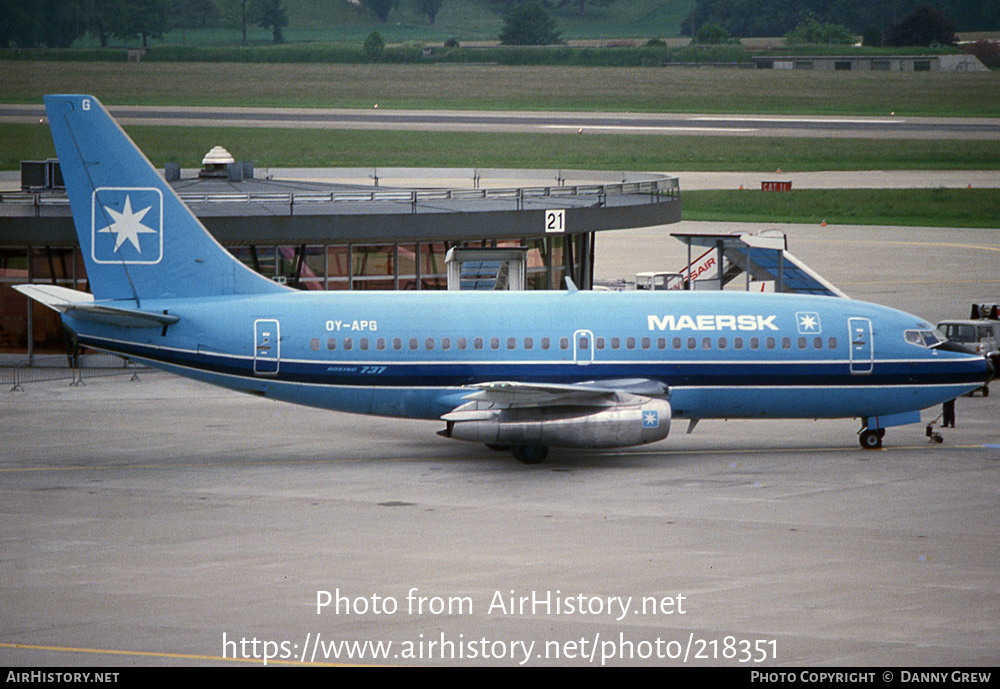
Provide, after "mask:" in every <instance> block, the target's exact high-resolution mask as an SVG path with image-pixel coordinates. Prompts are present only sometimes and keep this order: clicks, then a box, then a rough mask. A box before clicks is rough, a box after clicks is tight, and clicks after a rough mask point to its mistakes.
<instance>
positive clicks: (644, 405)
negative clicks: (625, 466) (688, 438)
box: [444, 398, 670, 447]
mask: <svg viewBox="0 0 1000 689" xmlns="http://www.w3.org/2000/svg"><path fill="white" fill-rule="evenodd" d="M469 406H472V405H467V406H466V407H463V408H460V409H458V410H456V411H455V412H452V413H451V414H447V415H445V417H444V418H445V420H446V421H448V430H447V431H446V432H445V433H444V435H447V436H448V437H450V438H456V439H458V440H470V441H473V442H479V443H485V444H487V445H512V446H516V445H544V446H548V447H628V446H631V445H643V444H645V443H652V442H656V441H657V440H663V439H664V438H666V437H667V434H668V433H669V432H670V403H669V402H667V401H666V400H660V399H649V398H645V401H644V402H635V403H633V404H622V405H615V406H611V407H596V408H595V407H588V406H566V407H560V406H553V407H538V408H518V407H514V408H507V409H468V407H469Z"/></svg>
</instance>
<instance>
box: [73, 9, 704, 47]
mask: <svg viewBox="0 0 1000 689" xmlns="http://www.w3.org/2000/svg"><path fill="white" fill-rule="evenodd" d="M396 5H397V7H396V9H394V10H393V11H392V12H391V13H390V14H389V18H388V21H387V22H385V23H384V24H383V23H380V22H379V21H378V20H377V19H376V18H375V17H374V16H373V15H372V14H371V13H369V12H367V11H365V10H363V9H360V8H358V7H357V6H355V5H352V4H350V3H348V2H346V0H286V1H285V7H286V9H287V15H288V26H287V27H286V28H285V29H284V34H285V39H286V40H287V41H289V42H301V41H308V42H316V41H321V42H328V41H332V42H351V43H361V42H362V41H364V40H365V38H366V37H367V36H368V34H369V33H371V32H372V31H378V32H379V34H381V35H382V37H383V39H385V40H386V42H388V43H401V42H409V41H415V42H442V41H444V40H445V39H448V38H452V37H454V38H458V39H459V40H460V41H495V40H497V37H498V36H499V35H500V30H501V28H502V27H503V16H502V14H500V13H499V12H497V11H496V10H495V9H494V8H493V7H492V2H491V0H449V1H448V2H444V3H442V5H441V11H440V12H439V13H438V16H437V19H436V21H435V23H434V24H433V25H432V24H430V22H429V21H428V19H427V18H426V17H425V16H424V15H422V14H420V13H419V12H417V11H416V9H415V7H414V6H413V3H410V2H398V3H396ZM693 5H694V0H618V1H617V2H614V3H611V4H610V5H609V6H608V7H600V6H594V7H593V8H590V7H588V9H587V15H586V17H584V18H580V16H579V12H578V11H577V9H576V7H575V6H572V7H570V6H567V7H565V8H562V9H559V10H555V11H553V12H552V13H551V14H552V17H553V19H554V20H555V22H556V26H557V28H558V30H559V31H560V32H561V34H562V37H563V38H564V39H609V40H610V39H616V38H638V37H641V38H646V37H653V36H658V37H663V38H665V37H672V36H678V35H680V25H681V22H682V21H683V20H684V18H685V17H686V16H687V14H688V13H689V12H690V11H691V8H692V6H693ZM247 36H248V40H249V42H251V43H252V44H254V45H260V44H265V43H268V42H270V41H271V34H270V33H269V32H268V31H266V30H264V29H262V28H260V27H258V26H256V25H251V26H249V27H248V34H247ZM241 41H242V33H241V32H240V31H238V30H236V29H233V28H214V29H198V30H192V29H188V30H180V29H175V30H173V31H169V32H167V33H166V34H164V36H163V37H162V38H159V39H153V40H151V41H150V46H152V47H155V46H159V45H238V44H239V43H240V42H241ZM133 43H134V41H131V42H124V43H123V42H120V41H114V42H112V45H132V44H133ZM96 45H97V43H96V41H95V40H94V39H93V38H91V37H84V38H81V39H79V40H78V41H77V42H76V43H75V44H74V47H82V48H90V47H95V46H96Z"/></svg>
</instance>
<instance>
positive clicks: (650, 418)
mask: <svg viewBox="0 0 1000 689" xmlns="http://www.w3.org/2000/svg"><path fill="white" fill-rule="evenodd" d="M659 425H660V415H659V414H658V413H657V412H656V410H655V409H650V410H648V411H644V412H643V413H642V427H643V428H656V427H657V426H659Z"/></svg>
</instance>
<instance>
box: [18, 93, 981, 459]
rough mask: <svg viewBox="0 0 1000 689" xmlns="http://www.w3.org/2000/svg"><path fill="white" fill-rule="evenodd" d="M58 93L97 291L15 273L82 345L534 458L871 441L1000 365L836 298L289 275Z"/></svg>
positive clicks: (93, 111) (93, 108) (58, 136)
mask: <svg viewBox="0 0 1000 689" xmlns="http://www.w3.org/2000/svg"><path fill="white" fill-rule="evenodd" d="M45 105H46V109H47V112H48V116H49V124H50V127H51V129H52V136H53V139H54V140H55V146H56V152H57V154H58V156H59V161H60V163H61V167H62V174H63V178H64V180H65V183H66V189H67V193H68V195H69V200H70V204H71V207H72V212H73V218H74V222H75V224H76V230H77V234H78V235H79V240H80V247H81V250H82V253H83V256H84V259H85V261H86V267H87V275H88V278H89V282H90V288H91V291H92V294H85V293H82V292H78V291H74V290H69V289H65V288H60V287H54V286H46V285H21V286H19V287H18V289H19V290H20V291H21V292H23V293H25V294H27V295H29V296H30V297H32V298H34V299H37V300H38V301H41V302H42V303H44V304H46V305H47V306H50V307H51V308H53V309H56V310H58V311H60V312H61V314H62V319H63V322H64V323H65V325H66V326H67V327H68V328H69V329H70V330H71V331H72V332H73V333H75V335H76V337H77V339H78V341H79V343H80V344H81V345H85V346H87V347H92V348H95V349H100V350H106V351H109V352H115V353H118V354H122V355H125V356H128V357H130V358H132V359H135V360H138V361H142V362H146V363H148V364H149V365H151V366H157V367H160V368H163V369H166V370H168V371H172V372H174V373H177V374H180V375H184V376H190V377H192V378H196V379H198V380H202V381H206V382H209V383H215V384H217V385H222V386H225V387H228V388H232V389H234V390H241V391H244V392H249V393H252V394H256V395H261V396H264V397H270V398H274V399H278V400H286V401H289V402H297V403H300V404H307V405H312V406H316V407H323V408H326V409H333V410H337V411H345V412H355V413H361V414H379V415H387V416H400V417H410V418H421V419H437V420H439V421H443V422H444V425H445V427H444V429H443V430H442V431H441V435H444V436H447V437H450V438H457V439H461V440H469V441H475V442H479V443H484V444H487V445H489V446H490V447H504V448H510V449H511V450H512V451H513V453H514V456H515V457H517V458H518V459H519V460H520V461H522V462H528V463H534V462H540V461H542V460H543V459H544V458H545V456H546V454H547V451H548V447H550V446H552V447H586V448H601V447H625V446H632V445H639V444H642V443H649V442H653V441H657V440H661V439H663V438H665V437H666V436H667V433H668V432H669V430H670V423H671V419H672V418H679V419H687V420H688V421H689V423H691V424H692V426H693V424H694V423H696V422H697V421H698V420H700V419H706V418H789V419H791V418H809V419H813V418H835V417H851V418H859V419H860V420H861V430H860V431H859V437H860V441H861V445H862V446H863V447H865V448H870V449H875V448H879V447H881V445H882V437H883V435H884V433H885V429H886V428H887V427H891V426H895V425H901V424H908V423H917V422H919V421H920V410H922V409H925V408H928V407H931V406H932V405H937V404H940V403H942V402H944V401H947V400H950V399H953V398H955V397H957V396H959V395H962V394H964V393H966V392H969V391H971V390H974V389H976V388H978V387H980V386H981V385H983V382H984V381H985V380H987V379H989V378H991V377H992V376H993V374H994V371H995V368H996V366H997V362H991V361H989V360H987V359H985V358H984V357H982V356H980V355H976V354H973V353H971V352H968V351H967V350H963V348H962V347H960V346H957V345H954V344H953V343H950V342H948V341H946V340H945V339H944V338H943V337H942V336H941V335H940V334H938V333H937V332H935V330H934V328H933V327H932V326H931V325H930V324H929V323H927V322H925V321H924V320H922V319H920V318H918V317H916V316H911V315H909V314H906V313H902V312H899V311H895V310H892V309H889V308H885V307H881V306H876V305H873V304H868V303H863V302H858V301H852V300H849V299H841V298H836V297H805V296H798V295H787V294H753V295H751V294H746V293H727V292H676V291H675V292H630V293H628V292H627V293H615V292H589V291H579V290H576V289H575V288H573V286H572V285H571V284H570V285H569V287H570V289H569V290H568V291H563V292H497V293H481V292H433V293H429V292H369V293H356V292H354V293H351V292H347V293H345V292H318V293H317V292H304V291H296V290H292V289H289V288H286V287H284V286H281V285H278V284H275V283H274V282H272V281H270V280H268V279H267V278H265V277H263V276H261V275H259V274H257V273H255V272H253V271H252V270H250V269H249V268H248V267H246V266H245V265H243V264H242V263H241V262H240V261H238V260H237V259H235V258H234V257H233V256H231V255H230V254H229V253H227V252H226V251H225V249H223V248H222V246H220V245H219V244H218V243H217V242H216V241H215V240H214V238H213V237H212V236H211V235H210V234H209V233H208V232H207V231H206V230H205V228H204V227H203V226H202V225H201V223H200V222H199V221H198V219H197V218H196V217H195V216H194V215H193V214H192V213H191V212H190V210H189V209H188V208H186V207H185V206H184V204H183V202H182V201H181V200H180V199H179V198H178V197H177V195H176V194H175V193H174V192H173V190H172V189H171V187H170V186H168V185H167V184H166V183H165V182H164V181H163V179H162V178H161V177H160V175H159V174H157V172H156V170H155V169H154V168H153V166H152V165H151V164H150V163H149V161H148V160H147V159H146V157H145V156H144V155H143V154H142V153H141V152H140V151H139V149H138V148H137V147H136V146H135V144H134V143H133V142H132V141H131V140H130V139H129V138H128V136H127V135H126V134H125V132H124V131H122V130H121V128H120V127H118V125H117V123H115V122H114V120H113V119H112V118H111V116H110V115H109V114H108V112H107V111H106V110H105V109H104V107H103V106H102V105H101V104H100V103H99V102H98V101H97V99H95V98H94V97H92V96H85V95H60V96H46V98H45Z"/></svg>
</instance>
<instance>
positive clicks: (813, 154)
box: [0, 124, 1000, 172]
mask: <svg viewBox="0 0 1000 689" xmlns="http://www.w3.org/2000/svg"><path fill="white" fill-rule="evenodd" d="M126 129H127V131H128V132H129V134H130V135H131V136H132V137H133V138H134V139H135V141H136V143H137V144H138V145H139V147H140V148H141V149H142V150H143V151H144V152H145V153H146V155H147V156H148V157H149V158H150V159H151V160H152V161H153V162H154V163H155V164H156V165H157V166H162V165H163V163H166V162H180V163H181V164H182V165H184V166H187V167H197V166H198V165H199V164H200V161H201V158H202V156H204V154H205V152H206V151H208V150H209V149H210V148H212V146H215V145H217V144H219V145H223V146H225V147H226V148H228V149H229V150H230V151H231V152H232V153H233V154H234V155H235V156H236V157H237V158H239V159H241V160H253V161H255V164H256V165H257V166H258V167H262V166H266V167H330V166H350V167H356V166H369V165H377V166H399V167H420V166H427V167H473V166H476V167H501V168H566V169H598V170H650V171H662V172H681V171H685V170H703V171H714V170H718V171H725V170H733V171H764V170H775V169H777V168H781V169H782V170H783V171H784V172H805V171H815V170H915V169H930V170H947V169H971V170H996V169H1000V141H939V140H923V139H920V140H917V139H913V140H909V139H904V140H882V141H880V140H874V141H869V140H864V139H780V138H771V137H715V136H651V135H631V136H628V135H617V136H616V135H603V136H587V135H583V136H579V135H576V134H507V133H499V134H490V133H466V132H399V131H361V130H316V129H258V128H229V127H159V126H156V127H150V126H142V127H133V126H130V127H127V128H126ZM0 141H2V142H3V146H0V169H4V170H13V169H17V167H18V164H19V162H20V161H21V160H38V159H44V158H45V157H48V156H52V155H54V153H55V151H54V149H53V147H52V141H51V138H50V136H49V131H48V127H47V126H45V125H44V124H0Z"/></svg>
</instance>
